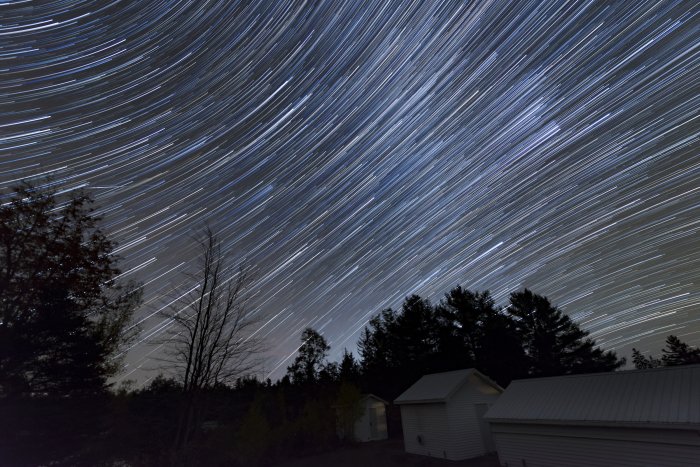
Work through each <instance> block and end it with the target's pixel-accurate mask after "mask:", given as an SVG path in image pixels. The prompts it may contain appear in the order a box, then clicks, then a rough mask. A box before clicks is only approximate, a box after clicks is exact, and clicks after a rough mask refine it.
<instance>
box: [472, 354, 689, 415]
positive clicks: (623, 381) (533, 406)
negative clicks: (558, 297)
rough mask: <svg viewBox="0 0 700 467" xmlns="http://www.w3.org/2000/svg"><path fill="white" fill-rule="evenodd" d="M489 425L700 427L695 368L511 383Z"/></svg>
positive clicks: (498, 402) (572, 376) (492, 413)
mask: <svg viewBox="0 0 700 467" xmlns="http://www.w3.org/2000/svg"><path fill="white" fill-rule="evenodd" d="M486 418H487V419H489V420H490V421H509V422H519V423H560V424H589V425H613V426H635V425H644V426H647V427H651V426H652V425H653V426H668V425H669V424H674V425H679V424H680V425H700V365H687V366H677V367H664V368H655V369H651V370H632V371H618V372H614V373H594V374H586V375H571V376H558V377H550V378H537V379H526V380H517V381H513V382H512V383H511V384H510V386H508V388H507V389H506V390H505V392H504V393H503V394H502V395H501V397H499V398H498V400H497V401H496V403H495V404H494V405H493V407H491V409H490V410H489V411H488V412H487V413H486Z"/></svg>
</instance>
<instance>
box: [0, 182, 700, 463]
mask: <svg viewBox="0 0 700 467" xmlns="http://www.w3.org/2000/svg"><path fill="white" fill-rule="evenodd" d="M92 205H93V200H92V198H91V197H90V196H89V195H87V194H85V193H84V192H80V191H74V192H73V191H57V188H56V186H55V184H54V183H53V182H51V181H50V180H48V181H46V182H45V183H44V184H42V185H31V184H26V183H24V184H22V185H20V186H18V187H16V188H15V189H14V191H12V192H10V193H7V194H3V195H1V196H0V420H2V423H1V424H0V464H2V465H17V466H24V465H26V466H30V465H31V466H33V465H57V466H60V465H66V466H68V465H86V466H88V465H89V466H100V465H104V466H113V465H125V464H126V465H132V466H141V465H143V466H150V465H183V466H185V465H202V466H217V465H221V466H247V465H273V464H275V463H276V462H279V461H281V460H283V459H288V458H290V457H296V456H303V455H307V454H311V453H314V452H317V451H320V450H326V449H331V448H333V447H336V446H338V445H339V444H340V443H347V442H351V439H350V438H348V437H346V438H345V439H339V437H338V436H337V427H338V425H339V424H340V425H341V426H344V427H348V426H350V427H351V426H352V424H353V421H354V420H355V419H356V418H357V417H358V410H357V406H358V402H359V400H360V397H361V394H363V393H374V394H376V395H378V396H380V397H383V398H384V399H386V400H389V401H391V400H393V399H394V398H395V397H396V396H397V395H398V394H400V393H401V392H402V391H404V390H405V389H406V388H407V387H408V386H410V385H411V384H412V383H414V382H415V381H416V380H417V379H418V378H419V377H420V376H422V375H424V374H427V373H434V372H441V371H449V370H455V369H462V368H469V367H474V368H477V369H478V370H479V371H481V372H482V373H484V374H486V375H488V376H489V377H491V378H492V379H494V380H495V381H496V382H498V383H499V384H500V385H501V386H503V387H505V386H507V385H508V384H509V382H510V381H512V380H513V379H518V378H530V377H542V376H555V375H564V374H576V373H590V372H601V371H614V370H616V369H619V368H620V367H621V366H622V365H624V363H625V360H624V359H623V358H619V357H618V356H617V355H616V354H615V353H614V352H611V351H606V350H604V349H601V348H600V347H599V346H598V345H597V344H596V342H595V341H594V340H593V339H592V338H591V337H590V336H589V334H588V333H587V332H586V331H585V330H583V329H581V328H580V327H579V325H578V324H577V323H575V322H574V321H572V320H571V319H570V318H569V317H568V316H567V315H566V314H565V313H563V312H562V311H561V310H560V309H559V308H558V307H556V306H555V305H553V304H552V303H551V302H550V301H549V300H548V299H547V297H544V296H542V295H538V294H536V293H534V292H532V291H530V290H527V289H525V290H520V291H515V292H513V293H512V294H511V295H510V297H509V300H508V303H507V304H505V306H497V304H496V303H495V302H494V299H493V298H492V296H491V295H490V293H489V292H488V291H472V290H468V289H465V288H462V287H460V286H457V287H454V288H453V289H452V290H450V291H448V292H447V293H446V294H445V296H444V297H443V298H442V299H441V300H440V301H439V302H438V303H431V302H430V301H429V300H427V299H425V298H423V297H420V296H418V295H411V296H409V297H407V298H406V299H405V301H404V302H403V304H402V306H401V307H400V308H399V309H396V310H393V309H386V310H382V311H380V312H378V314H377V315H376V316H374V317H372V318H371V319H370V320H369V322H368V323H367V325H366V327H365V328H364V329H363V330H362V332H361V334H360V336H359V340H358V342H357V356H356V355H355V354H354V353H352V352H350V351H348V350H347V349H345V350H344V351H343V353H342V357H341V359H340V361H337V362H336V361H330V360H329V358H328V356H329V353H330V350H331V347H330V344H329V342H328V341H327V339H326V338H325V337H324V336H323V335H322V334H321V333H320V332H319V331H318V330H315V329H312V328H307V329H305V330H303V332H302V334H301V335H300V336H299V338H300V347H299V350H298V352H297V354H296V355H295V356H294V359H293V361H292V362H291V363H290V365H289V366H288V367H287V371H286V374H285V375H284V376H283V377H282V378H281V379H279V380H277V381H274V382H273V381H271V380H270V379H264V380H263V378H259V377H256V376H255V375H256V372H257V371H258V369H259V367H260V363H261V362H262V357H263V355H264V350H265V344H264V342H261V341H260V340H259V339H257V338H254V336H253V331H254V330H255V329H256V324H257V323H259V320H260V319H261V315H260V314H258V313H256V312H255V310H253V309H251V308H250V307H249V306H248V305H249V303H248V293H247V288H246V285H247V277H248V276H247V270H246V269H245V268H244V267H233V266H234V265H232V264H231V263H230V262H229V260H228V258H227V257H226V255H225V254H224V253H223V250H222V248H221V242H220V241H219V239H218V237H217V236H216V235H215V233H214V232H212V231H211V230H209V229H204V230H203V231H202V232H201V234H202V235H200V236H199V237H198V238H197V239H195V240H193V241H195V242H197V246H198V247H199V249H200V253H201V254H200V257H199V261H198V263H197V264H196V265H195V266H194V267H193V269H192V271H190V273H189V275H188V276H187V280H188V281H189V282H187V283H186V284H185V285H186V288H187V289H188V290H189V292H188V293H187V294H179V296H180V297H181V301H179V302H178V301H176V302H172V303H171V306H170V307H169V308H168V307H166V308H165V309H164V310H163V311H162V313H161V317H162V318H163V320H164V321H166V322H167V323H169V327H168V330H167V332H165V333H164V337H163V339H161V340H160V341H158V342H157V345H158V346H161V347H163V349H164V352H163V356H164V358H163V361H162V367H161V370H162V374H161V375H159V376H157V377H156V378H154V379H153V380H152V381H150V382H149V383H148V384H147V385H146V386H145V387H142V388H135V387H134V386H133V384H132V383H131V382H129V381H125V382H124V383H122V384H120V385H118V386H115V385H114V384H113V383H112V382H111V381H113V379H112V378H113V377H114V376H116V375H118V374H119V370H120V369H121V368H122V367H123V364H122V360H123V358H124V356H125V353H126V351H127V350H128V348H129V347H130V346H131V345H133V343H134V339H135V338H136V337H137V335H138V327H137V326H136V325H135V323H134V322H133V314H134V312H135V311H136V310H137V309H138V308H139V306H141V295H142V285H141V284H135V283H131V282H123V281H122V280H121V277H122V271H121V270H120V269H119V268H118V262H119V258H118V257H117V256H116V255H114V250H115V248H116V244H115V243H114V242H113V241H111V240H110V239H109V238H108V236H107V235H106V233H105V232H104V231H103V230H102V228H101V218H100V217H99V215H97V213H96V211H95V209H94V208H93V206H92ZM632 360H633V362H634V364H635V366H636V367H637V368H654V367H658V366H666V365H681V364H689V363H700V350H698V349H697V348H694V347H691V346H689V345H687V344H686V343H684V342H682V341H681V340H680V339H679V338H678V337H676V336H669V338H668V339H667V342H666V347H665V348H664V349H663V350H662V357H661V358H655V357H653V356H651V355H643V354H642V353H641V352H639V351H637V350H636V349H635V350H634V351H633V357H632ZM388 415H389V417H388V424H389V433H390V436H396V437H398V436H400V434H401V433H400V430H401V425H400V419H399V414H398V410H397V409H396V407H390V408H389V412H388ZM346 434H347V430H346Z"/></svg>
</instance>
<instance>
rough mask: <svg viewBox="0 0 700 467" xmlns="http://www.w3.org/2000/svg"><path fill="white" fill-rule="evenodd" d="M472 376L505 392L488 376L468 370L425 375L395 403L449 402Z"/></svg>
mask: <svg viewBox="0 0 700 467" xmlns="http://www.w3.org/2000/svg"><path fill="white" fill-rule="evenodd" d="M472 375H473V376H476V377H477V378H479V379H481V380H482V381H483V382H484V383H486V384H487V385H489V386H491V387H493V388H495V389H496V390H498V391H499V392H500V391H503V388H501V387H500V386H499V385H498V384H496V383H495V382H493V381H492V380H491V379H490V378H488V377H487V376H485V375H483V374H481V373H480V372H479V371H477V370H476V369H475V368H467V369H464V370H456V371H448V372H445V373H433V374H430V375H425V376H423V377H421V379H419V380H418V381H416V383H415V384H413V386H411V387H409V388H408V389H406V390H405V391H404V392H403V393H402V394H401V395H400V396H399V397H397V398H396V400H395V401H394V403H395V404H427V403H431V402H447V400H448V399H449V398H450V397H452V396H453V395H454V394H455V393H456V392H457V391H458V390H459V388H461V387H462V386H463V385H464V384H465V383H466V382H467V381H468V380H469V377H470V376H472Z"/></svg>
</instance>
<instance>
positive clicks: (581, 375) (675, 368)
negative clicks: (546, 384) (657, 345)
mask: <svg viewBox="0 0 700 467" xmlns="http://www.w3.org/2000/svg"><path fill="white" fill-rule="evenodd" d="M693 367H695V368H700V363H693V364H691V365H673V366H660V367H657V368H644V369H641V370H638V369H632V370H620V371H600V372H597V373H576V374H573V375H558V376H540V377H533V378H522V379H516V380H513V383H527V382H533V381H540V380H543V379H564V378H584V377H588V378H590V377H593V376H611V375H616V376H619V375H629V374H631V373H634V374H640V373H652V372H659V373H660V372H662V371H680V370H683V369H688V368H693Z"/></svg>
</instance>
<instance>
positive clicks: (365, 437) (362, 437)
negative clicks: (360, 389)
mask: <svg viewBox="0 0 700 467" xmlns="http://www.w3.org/2000/svg"><path fill="white" fill-rule="evenodd" d="M371 409H375V410H376V411H377V420H376V427H375V432H374V433H372V426H371V425H370V418H371V417H370V410H371ZM353 434H354V437H355V440H356V441H376V440H380V439H387V438H388V437H389V435H388V431H387V423H386V408H385V406H384V403H383V402H380V401H377V400H375V399H372V398H367V399H365V401H364V404H363V406H362V417H360V418H359V419H358V420H357V421H356V422H355V429H354V433H353Z"/></svg>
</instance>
